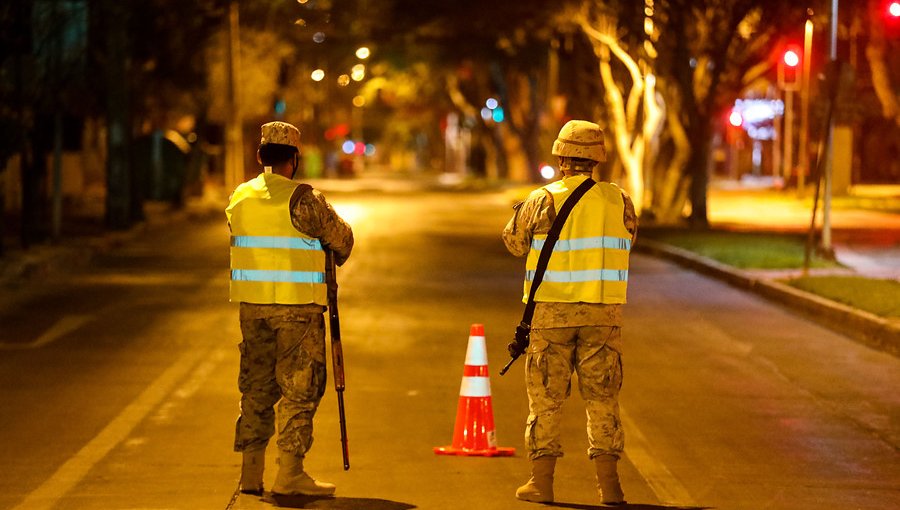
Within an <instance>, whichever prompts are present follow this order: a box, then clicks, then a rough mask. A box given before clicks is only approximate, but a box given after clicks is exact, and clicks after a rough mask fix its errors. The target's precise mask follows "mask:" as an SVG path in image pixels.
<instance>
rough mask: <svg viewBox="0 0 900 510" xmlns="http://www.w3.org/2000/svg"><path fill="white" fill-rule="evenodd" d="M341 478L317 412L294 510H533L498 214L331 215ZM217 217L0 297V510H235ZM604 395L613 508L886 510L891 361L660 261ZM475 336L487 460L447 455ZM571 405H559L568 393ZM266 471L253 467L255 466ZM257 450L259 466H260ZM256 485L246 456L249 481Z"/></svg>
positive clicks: (436, 199)
mask: <svg viewBox="0 0 900 510" xmlns="http://www.w3.org/2000/svg"><path fill="white" fill-rule="evenodd" d="M329 197H330V198H331V200H332V201H333V202H334V203H335V204H336V205H337V208H338V210H339V212H340V213H341V214H342V215H344V216H345V217H346V218H347V219H348V220H349V221H350V222H351V224H352V225H353V226H354V230H355V232H356V237H357V245H356V248H355V249H354V253H353V256H352V257H351V259H350V261H348V263H347V264H346V265H345V266H344V267H343V268H340V269H339V271H338V278H339V281H340V284H341V287H340V298H341V321H342V326H343V331H342V336H343V339H344V354H345V360H346V364H347V387H348V389H347V392H346V403H347V415H348V420H349V436H350V453H351V469H350V470H349V471H343V470H342V464H341V454H340V444H339V441H338V437H339V434H338V425H337V416H336V415H337V410H336V407H337V405H336V400H335V398H334V396H333V393H332V392H331V390H329V393H328V394H327V395H326V397H325V399H324V401H323V403H322V407H321V408H320V411H319V415H318V416H317V422H316V443H315V445H314V447H313V450H312V452H311V453H310V456H309V457H308V459H307V468H308V470H309V471H310V473H312V474H313V475H314V476H316V477H318V478H320V479H323V480H327V481H331V482H334V483H336V484H337V486H338V497H337V498H335V499H331V500H319V501H308V500H306V501H305V500H300V499H297V500H289V501H281V503H283V504H285V505H290V506H294V507H302V508H339V509H360V510H362V509H366V510H401V509H408V508H421V509H457V508H466V509H485V510H491V509H511V508H535V507H536V506H535V505H533V504H528V503H522V502H518V501H516V500H515V498H514V496H513V494H514V491H515V488H516V487H517V486H518V485H519V484H521V483H522V482H524V481H525V479H527V476H528V469H529V464H528V461H527V459H526V457H525V455H524V453H523V450H522V443H523V439H522V436H523V429H524V420H525V416H526V414H527V401H526V398H525V394H524V382H523V377H522V365H521V362H520V363H519V364H518V365H516V366H515V367H514V368H513V369H512V370H511V371H510V373H509V374H507V375H506V376H504V377H499V376H498V375H497V372H498V370H499V368H500V367H501V366H502V364H503V363H505V361H506V352H505V344H506V343H507V341H508V337H509V336H510V335H511V333H512V330H513V328H514V325H515V324H516V323H517V322H518V320H519V318H520V314H521V304H520V303H519V299H520V291H521V273H522V266H523V261H522V260H519V259H515V258H513V257H511V256H509V255H508V254H507V253H506V251H505V249H504V247H503V245H502V242H501V241H500V239H499V232H500V230H501V229H502V227H503V225H504V224H505V222H506V220H507V219H508V216H509V215H510V213H511V209H510V208H509V205H510V204H509V203H507V200H506V199H505V198H504V196H503V195H500V194H492V193H485V194H462V193H422V192H406V193H393V194H392V193H374V192H368V193H367V192H361V193H335V194H330V195H329ZM227 265H228V233H227V229H226V227H225V225H224V219H223V218H222V217H221V216H219V215H215V216H211V217H208V218H196V219H194V220H193V221H191V222H189V223H175V224H172V225H169V226H167V227H164V228H162V227H161V228H157V229H153V230H150V231H149V232H147V233H146V234H145V235H144V236H142V237H141V238H139V239H137V240H135V241H133V242H130V243H128V244H126V245H124V246H121V247H119V248H117V249H116V250H114V251H112V252H110V254H109V255H106V256H104V257H102V258H101V259H99V260H97V261H96V263H95V264H94V265H93V266H92V267H91V268H90V269H89V270H87V271H77V272H76V273H75V274H72V275H70V276H68V277H66V278H59V279H54V280H53V281H46V282H42V283H39V284H38V283H35V284H34V285H32V286H31V287H30V288H29V289H27V290H18V291H16V292H14V293H11V292H9V291H5V292H4V293H3V294H0V303H2V305H3V308H2V309H0V350H2V355H0V403H2V409H3V412H2V413H0V434H2V438H3V441H2V443H0V445H2V446H0V461H2V462H3V465H4V466H6V467H7V469H6V470H5V471H4V473H3V476H0V508H2V509H17V510H18V509H28V510H32V509H45V508H47V509H49V508H65V509H110V508H113V509H226V508H233V509H257V508H270V507H271V506H272V504H273V501H272V500H271V498H270V497H269V496H266V497H263V498H262V499H261V498H257V497H253V496H246V495H241V496H238V497H236V498H233V495H234V492H235V488H236V486H237V482H238V477H239V468H240V456H239V455H238V454H236V453H233V452H232V451H231V441H232V434H233V427H234V419H235V418H236V415H237V401H238V393H237V389H236V378H237V364H238V352H237V349H236V344H237V343H238V342H239V331H238V323H237V309H236V307H235V306H233V305H230V304H228V303H227ZM629 292H630V295H629V298H630V304H629V305H628V307H627V314H626V327H625V333H624V334H625V341H626V352H625V384H624V388H623V394H622V399H621V403H622V409H623V420H624V423H625V431H626V454H627V458H626V459H625V460H624V461H623V462H621V463H620V465H621V469H620V471H621V477H622V483H623V487H624V490H625V493H626V497H627V499H628V500H629V502H630V503H631V504H630V505H629V508H638V509H653V508H673V507H675V508H721V509H763V508H770V509H791V510H797V509H831V508H833V509H851V508H852V509H885V508H900V455H898V445H900V395H898V392H897V388H898V387H900V361H898V359H897V358H894V357H892V356H890V355H887V354H883V353H880V352H877V351H873V350H870V349H868V348H866V347H864V346H861V345H859V344H857V343H854V342H853V341H851V340H848V339H846V338H844V337H842V336H840V335H837V334H835V333H833V332H830V331H829V330H827V329H824V328H822V327H819V326H817V325H816V324H813V323H811V322H808V321H806V320H804V319H801V318H797V317H795V316H794V315H792V314H791V313H790V312H789V311H787V310H784V309H782V308H780V307H778V306H775V305H772V304H769V303H767V302H766V301H764V300H762V299H760V298H758V297H756V296H753V295H749V294H745V293H742V292H741V291H739V290H736V289H733V288H731V287H728V286H727V285H724V284H722V283H719V282H717V281H713V280H710V279H708V278H705V277H703V276H700V275H698V274H695V273H692V272H690V271H687V270H684V269H681V268H679V267H677V266H675V265H672V264H670V263H667V262H663V261H659V260H655V259H652V258H647V257H644V256H637V255H635V256H634V257H633V271H632V276H631V282H630V288H629ZM473 323H482V324H484V325H485V332H486V337H487V345H488V358H489V362H490V366H491V372H492V377H491V386H492V400H493V406H494V419H495V422H496V428H497V437H498V442H499V444H500V446H509V447H515V448H516V449H517V451H516V455H515V456H514V457H508V458H477V457H446V456H437V455H435V454H434V453H433V451H432V448H433V447H435V446H444V445H447V444H449V443H450V441H451V438H452V433H453V424H454V418H455V413H456V406H457V401H458V394H459V384H460V377H461V376H462V369H463V362H464V358H465V351H466V344H467V340H468V333H469V326H470V325H471V324H473ZM576 388H577V385H576ZM576 388H573V395H572V397H571V399H570V401H569V402H568V403H567V404H566V406H565V407H564V413H565V419H564V438H563V440H564V442H563V444H564V447H565V448H566V451H567V455H566V457H565V458H563V459H562V460H561V461H560V462H559V463H558V467H557V478H556V485H555V487H556V496H557V500H558V501H559V502H561V503H560V504H558V505H557V506H560V507H563V508H595V505H597V499H596V496H595V493H594V489H593V482H592V475H591V465H590V464H589V462H588V460H587V458H586V456H585V450H586V448H587V445H586V438H585V432H584V413H583V410H582V408H581V403H580V401H579V398H578V395H577V389H576ZM271 450H274V448H272V449H271ZM272 453H274V451H270V454H272ZM275 469H276V466H275V464H274V455H270V461H269V462H268V466H267V472H266V481H267V486H271V484H272V481H273V479H274V475H275Z"/></svg>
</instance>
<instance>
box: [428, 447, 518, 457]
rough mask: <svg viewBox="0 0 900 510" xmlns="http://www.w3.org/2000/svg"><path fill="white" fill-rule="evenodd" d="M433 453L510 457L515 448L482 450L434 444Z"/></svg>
mask: <svg viewBox="0 0 900 510" xmlns="http://www.w3.org/2000/svg"><path fill="white" fill-rule="evenodd" d="M434 453H436V454H438V455H461V456H465V457H511V456H513V455H515V454H516V449H515V448H504V447H498V448H487V449H484V450H468V449H465V448H454V447H452V446H435V447H434Z"/></svg>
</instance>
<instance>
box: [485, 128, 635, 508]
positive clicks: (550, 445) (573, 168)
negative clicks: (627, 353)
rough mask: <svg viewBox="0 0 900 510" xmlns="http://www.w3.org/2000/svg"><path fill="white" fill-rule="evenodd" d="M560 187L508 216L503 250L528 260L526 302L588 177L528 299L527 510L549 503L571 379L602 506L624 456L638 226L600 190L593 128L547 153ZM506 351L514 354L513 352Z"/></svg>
mask: <svg viewBox="0 0 900 510" xmlns="http://www.w3.org/2000/svg"><path fill="white" fill-rule="evenodd" d="M552 152H553V154H554V155H556V156H558V158H559V165H560V169H561V170H562V174H563V176H562V179H560V180H559V181H556V182H554V183H551V184H548V185H547V186H544V187H542V188H540V189H537V190H535V191H533V192H532V193H531V194H530V195H529V197H528V198H527V199H526V200H525V201H524V202H522V203H519V204H517V205H516V207H515V211H516V212H515V215H514V216H513V218H512V219H511V220H510V221H509V223H508V224H507V226H506V228H505V229H504V231H503V241H504V243H505V244H506V247H507V249H508V250H509V251H510V253H512V254H513V255H515V256H518V257H522V256H526V255H527V256H528V259H527V262H526V269H527V270H529V271H528V272H527V273H526V282H525V298H524V299H523V301H527V298H528V294H529V290H530V284H531V282H530V278H531V275H533V271H534V269H535V268H536V265H537V257H538V255H539V253H540V246H542V243H543V239H545V238H546V236H547V233H548V231H549V230H550V227H551V225H552V224H553V220H554V219H555V218H556V213H557V211H558V210H559V208H560V207H561V205H562V203H563V201H564V200H565V198H567V197H568V195H569V194H571V192H572V191H573V190H574V189H575V188H576V187H577V186H578V185H579V184H581V183H582V182H584V180H585V179H586V178H587V177H591V176H594V177H595V180H596V181H597V184H595V185H594V186H593V187H592V188H591V189H590V190H589V191H588V193H586V194H585V195H584V196H583V197H582V198H581V200H580V201H579V202H578V203H577V205H576V206H575V208H574V209H573V210H572V212H571V215H570V216H569V218H568V219H567V221H566V223H565V224H564V227H563V230H562V232H561V234H560V238H559V240H558V241H557V243H556V245H555V246H554V250H553V254H552V255H551V258H550V262H549V264H548V266H547V271H546V273H545V275H544V279H543V281H542V282H541V284H540V286H539V287H538V290H537V294H536V296H535V302H536V306H535V310H534V318H533V320H532V330H531V342H530V345H529V346H528V348H527V350H526V356H525V380H526V389H527V392H528V400H529V416H528V421H527V425H526V428H525V441H526V445H527V448H528V451H529V458H530V459H531V461H532V477H531V479H530V480H529V481H528V482H527V483H526V484H525V485H523V486H522V487H520V488H519V489H518V490H517V491H516V497H517V498H519V499H522V500H526V501H534V502H552V501H553V471H554V469H555V466H556V459H557V458H558V457H562V455H563V450H562V446H561V445H560V440H559V436H560V430H559V427H560V409H561V407H562V404H563V401H564V400H565V399H566V398H567V397H568V396H569V392H570V390H571V378H572V373H573V371H574V372H575V373H577V374H578V385H579V391H580V392H581V396H582V398H583V399H584V401H585V407H586V414H587V434H588V442H589V448H588V452H587V453H588V456H589V457H590V458H591V459H592V460H593V461H594V464H595V468H596V472H597V483H598V491H599V494H600V499H601V502H603V503H604V504H619V503H623V502H624V500H625V498H624V494H623V493H622V489H621V486H620V484H619V479H618V474H617V470H616V462H617V461H618V458H619V454H620V453H621V452H622V449H623V446H624V435H623V432H622V426H621V423H620V420H619V408H618V394H619V389H620V387H621V384H622V337H621V326H622V305H623V304H624V303H625V287H626V284H627V274H628V273H627V269H628V255H629V250H630V247H631V243H632V242H633V241H634V239H635V236H636V233H637V217H636V215H635V211H634V205H633V204H632V202H631V199H630V198H629V197H628V195H627V194H626V193H625V192H624V191H622V190H621V189H620V188H618V187H617V186H616V185H615V184H611V183H609V182H603V181H604V180H608V179H601V178H600V177H601V175H600V165H599V162H601V161H606V151H605V149H604V145H603V132H602V130H601V129H600V128H599V126H597V125H596V124H594V123H591V122H586V121H570V122H568V123H567V124H566V125H565V126H563V128H562V130H561V131H560V133H559V137H558V138H557V140H556V141H555V142H554V144H553V151H552ZM511 347H512V345H511Z"/></svg>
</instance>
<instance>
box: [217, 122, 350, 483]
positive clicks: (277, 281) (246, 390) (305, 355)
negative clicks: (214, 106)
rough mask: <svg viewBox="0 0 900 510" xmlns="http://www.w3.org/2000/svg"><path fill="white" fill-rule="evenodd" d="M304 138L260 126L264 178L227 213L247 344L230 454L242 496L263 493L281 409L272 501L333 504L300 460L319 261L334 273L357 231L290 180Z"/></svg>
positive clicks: (320, 334)
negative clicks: (288, 498)
mask: <svg viewBox="0 0 900 510" xmlns="http://www.w3.org/2000/svg"><path fill="white" fill-rule="evenodd" d="M299 156H300V131H299V130H298V129H297V128H296V127H294V126H292V125H290V124H287V123H284V122H270V123H268V124H264V125H263V126H262V137H261V140H260V145H259V150H258V153H257V159H258V161H259V162H260V164H262V165H263V166H264V172H263V173H261V174H259V175H258V176H257V177H256V178H254V179H251V180H250V181H247V182H245V183H243V184H241V185H240V186H238V187H237V188H236V189H235V191H234V193H233V194H232V196H231V200H230V203H229V205H228V208H227V209H226V215H227V217H228V224H229V227H230V228H231V234H232V236H231V301H232V302H240V323H241V333H242V336H243V342H241V344H240V346H239V347H240V351H241V367H240V375H239V378H238V388H239V389H240V391H241V394H242V397H241V415H240V417H239V418H238V421H237V427H236V431H235V440H234V449H235V451H239V452H242V453H243V467H242V474H241V490H242V491H243V492H246V493H253V494H261V493H262V491H263V466H264V464H265V450H266V446H267V445H268V442H269V438H271V437H272V435H273V434H274V432H275V418H276V413H275V409H274V406H275V405H276V403H277V411H278V412H277V422H278V451H279V462H278V463H279V470H278V474H277V476H276V479H275V485H274V486H273V488H272V492H274V493H277V494H309V495H331V494H333V493H334V490H335V487H334V485H333V484H329V483H324V482H319V481H316V480H314V479H312V478H311V477H310V476H309V475H307V474H306V473H305V472H304V470H303V458H304V457H305V455H306V453H307V452H308V451H309V449H310V447H311V446H312V441H313V437H312V427H313V426H312V422H313V416H314V415H315V413H316V409H317V407H318V405H319V401H320V400H321V398H322V395H323V394H324V392H325V381H326V368H325V320H324V312H325V309H326V306H325V305H326V304H327V300H326V289H325V277H324V274H325V252H324V251H323V250H325V249H330V250H332V251H333V252H334V256H335V261H336V263H337V264H338V265H341V264H343V263H344V262H345V261H346V260H347V258H348V257H349V256H350V250H351V249H352V247H353V232H352V231H351V229H350V226H349V225H348V224H347V223H346V222H344V220H342V219H341V218H340V217H339V216H338V215H337V213H335V211H334V209H333V208H332V207H331V205H330V204H329V203H328V202H327V201H326V200H325V198H324V197H323V196H322V194H321V193H320V192H318V191H316V190H314V189H313V188H312V187H311V186H309V185H308V184H300V183H298V182H296V181H294V180H293V178H294V177H295V175H296V173H297V170H298V167H299Z"/></svg>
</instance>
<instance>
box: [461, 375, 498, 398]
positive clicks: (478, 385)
mask: <svg viewBox="0 0 900 510" xmlns="http://www.w3.org/2000/svg"><path fill="white" fill-rule="evenodd" d="M459 396H460V397H490V396H491V379H490V378H489V377H463V378H462V384H460V386H459Z"/></svg>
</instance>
